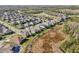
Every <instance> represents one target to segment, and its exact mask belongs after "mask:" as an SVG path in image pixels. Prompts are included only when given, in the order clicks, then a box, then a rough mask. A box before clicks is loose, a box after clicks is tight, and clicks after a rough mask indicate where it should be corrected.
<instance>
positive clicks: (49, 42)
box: [32, 26, 64, 53]
mask: <svg viewBox="0 0 79 59" xmlns="http://www.w3.org/2000/svg"><path fill="white" fill-rule="evenodd" d="M61 29H62V28H61V26H59V27H57V28H55V29H50V30H49V31H48V32H47V33H46V34H44V35H42V36H41V37H40V38H38V39H37V41H35V42H33V45H32V52H34V53H42V52H43V53H52V52H54V53H61V52H62V51H61V50H60V49H59V47H58V46H57V43H58V44H59V42H61V41H62V40H64V36H63V34H62V33H61V32H59V30H61Z"/></svg>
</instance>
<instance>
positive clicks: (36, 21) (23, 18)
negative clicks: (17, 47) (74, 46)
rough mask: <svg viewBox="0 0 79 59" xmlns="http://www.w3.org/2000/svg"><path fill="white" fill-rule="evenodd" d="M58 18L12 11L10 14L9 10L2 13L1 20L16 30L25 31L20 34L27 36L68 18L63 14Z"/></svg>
mask: <svg viewBox="0 0 79 59" xmlns="http://www.w3.org/2000/svg"><path fill="white" fill-rule="evenodd" d="M58 17H59V18H58V19H49V18H47V17H45V18H44V17H38V16H32V15H28V16H27V15H24V14H23V13H22V12H21V11H20V10H19V11H18V10H16V11H15V10H12V11H11V12H10V10H7V11H4V12H3V15H2V19H3V20H5V21H8V22H10V23H11V24H13V25H14V26H15V27H17V28H18V29H25V30H24V31H21V32H20V33H22V34H25V35H27V36H29V35H33V34H35V33H37V32H40V31H42V30H44V29H45V28H49V27H50V26H54V25H55V24H57V23H60V22H62V21H65V20H66V19H67V18H68V17H67V16H66V15H65V14H58Z"/></svg>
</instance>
